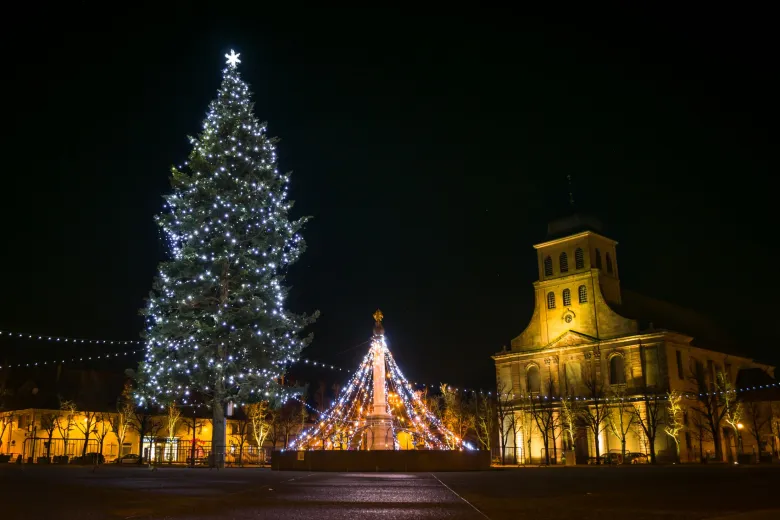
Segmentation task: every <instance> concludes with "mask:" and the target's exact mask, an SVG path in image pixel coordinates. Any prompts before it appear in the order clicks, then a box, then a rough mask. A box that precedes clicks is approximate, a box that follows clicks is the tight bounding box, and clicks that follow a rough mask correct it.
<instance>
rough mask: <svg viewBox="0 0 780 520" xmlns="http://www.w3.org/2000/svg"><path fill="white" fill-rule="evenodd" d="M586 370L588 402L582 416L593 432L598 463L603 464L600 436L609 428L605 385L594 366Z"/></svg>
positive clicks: (585, 379) (584, 383)
mask: <svg viewBox="0 0 780 520" xmlns="http://www.w3.org/2000/svg"><path fill="white" fill-rule="evenodd" d="M589 368H590V369H589V370H587V371H586V373H585V377H584V378H583V382H582V383H583V386H584V387H585V389H586V390H587V395H586V397H587V400H588V402H587V403H586V404H585V405H584V406H583V407H582V418H583V420H584V422H585V424H586V425H587V426H588V429H590V431H591V433H592V434H593V440H594V444H595V445H596V446H595V449H596V464H601V447H600V446H599V437H601V434H602V433H603V432H604V430H605V429H606V428H607V414H608V409H607V404H606V401H605V393H604V386H603V384H602V382H601V381H599V380H598V378H597V377H596V374H595V373H594V370H593V366H592V365H591V366H590V367H589Z"/></svg>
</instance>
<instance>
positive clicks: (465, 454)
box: [271, 450, 490, 472]
mask: <svg viewBox="0 0 780 520" xmlns="http://www.w3.org/2000/svg"><path fill="white" fill-rule="evenodd" d="M271 469H273V470H277V471H291V470H292V471H398V472H412V471H484V470H488V469H490V452H488V451H445V450H397V451H393V450H354V451H339V450H309V451H275V452H273V454H272V455H271Z"/></svg>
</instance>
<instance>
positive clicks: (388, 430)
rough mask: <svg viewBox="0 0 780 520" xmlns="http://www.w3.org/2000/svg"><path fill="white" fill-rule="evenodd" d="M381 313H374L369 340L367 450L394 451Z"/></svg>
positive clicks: (378, 311)
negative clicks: (370, 388)
mask: <svg viewBox="0 0 780 520" xmlns="http://www.w3.org/2000/svg"><path fill="white" fill-rule="evenodd" d="M383 318H384V316H383V315H382V311H380V310H377V311H376V312H375V313H374V337H373V338H372V340H371V350H372V351H373V355H374V361H373V376H374V377H373V382H374V384H373V385H372V386H373V399H372V403H373V411H372V412H371V415H369V416H368V417H367V420H368V428H369V431H370V433H369V436H368V449H369V450H392V449H395V442H394V440H393V431H392V417H391V415H390V414H389V413H388V411H387V388H386V386H385V377H386V375H385V351H386V346H385V329H384V327H383V326H382V319H383Z"/></svg>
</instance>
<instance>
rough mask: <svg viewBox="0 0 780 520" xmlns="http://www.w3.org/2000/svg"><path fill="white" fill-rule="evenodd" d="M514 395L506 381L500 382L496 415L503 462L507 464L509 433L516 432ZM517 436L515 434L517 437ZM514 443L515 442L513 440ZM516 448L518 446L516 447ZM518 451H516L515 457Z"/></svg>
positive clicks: (497, 391) (497, 389) (497, 392)
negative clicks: (513, 408) (513, 406)
mask: <svg viewBox="0 0 780 520" xmlns="http://www.w3.org/2000/svg"><path fill="white" fill-rule="evenodd" d="M512 401H513V396H512V394H511V388H509V387H508V385H507V384H506V383H503V382H502V383H499V384H498V386H497V388H496V415H497V417H498V428H499V429H498V432H499V441H500V448H501V464H506V449H507V444H508V442H509V434H510V433H513V432H516V430H517V424H516V422H515V412H514V411H513V410H512ZM516 438H517V436H515V439H516ZM513 443H514V442H513ZM515 448H516V447H515ZM516 455H517V453H515V458H517V457H516Z"/></svg>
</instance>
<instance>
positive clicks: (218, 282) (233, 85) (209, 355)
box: [137, 51, 314, 464]
mask: <svg viewBox="0 0 780 520" xmlns="http://www.w3.org/2000/svg"><path fill="white" fill-rule="evenodd" d="M225 56H226V57H227V58H228V62H227V63H228V65H227V67H226V68H225V70H224V71H223V78H222V85H221V87H220V89H219V91H218V95H217V99H216V100H214V101H212V102H211V104H210V105H209V111H208V115H207V116H206V119H205V121H204V123H203V131H202V133H201V134H200V135H199V136H198V137H197V138H191V139H190V140H191V143H192V147H193V149H192V152H191V153H190V156H189V160H188V162H187V163H186V166H185V167H183V168H179V169H177V168H174V169H173V171H172V175H171V185H172V187H173V192H172V193H171V194H170V195H168V196H167V197H166V204H165V208H164V211H163V213H161V214H160V215H158V216H157V217H156V220H157V223H158V224H159V226H160V227H161V228H162V230H163V231H164V232H165V236H166V237H167V244H168V246H169V249H170V254H171V259H170V260H168V261H165V262H162V263H161V264H160V266H159V272H158V276H157V278H156V279H155V282H154V286H153V290H152V292H151V294H150V297H149V300H148V305H147V307H146V308H145V310H144V311H143V314H144V315H145V316H146V321H147V327H146V330H145V334H144V337H145V340H146V356H145V359H144V360H143V361H142V362H141V364H140V367H139V371H138V380H139V381H138V382H139V385H138V389H137V398H138V399H139V401H141V402H142V403H144V404H147V405H161V406H163V405H166V404H168V403H173V402H176V403H179V404H187V403H191V402H192V400H193V399H194V398H195V396H197V397H198V399H205V400H206V401H207V402H208V404H210V406H211V407H212V409H213V417H214V427H213V434H212V446H213V447H214V451H215V453H219V452H220V450H223V449H224V446H225V415H224V414H225V407H226V406H228V405H229V404H230V403H240V402H253V401H254V402H256V401H269V400H274V399H275V398H284V397H285V396H284V393H283V389H282V388H281V385H280V384H279V380H280V378H281V376H282V375H283V370H284V366H285V365H286V364H287V363H289V362H292V361H293V360H295V359H296V358H297V357H298V355H299V354H300V352H301V349H303V348H304V346H305V345H306V344H307V342H308V340H309V338H306V339H302V338H301V337H300V332H301V330H302V329H303V327H305V326H306V325H308V324H309V323H311V322H312V321H313V319H314V317H307V316H301V315H296V314H293V313H291V312H289V311H288V310H287V309H285V307H284V301H285V296H286V289H285V286H284V273H285V270H286V268H287V266H289V265H290V264H292V263H293V262H295V261H296V260H297V259H298V257H299V256H300V254H301V253H302V252H303V250H304V248H305V245H304V241H303V239H302V237H301V235H300V234H299V231H300V229H301V227H302V225H303V224H304V222H305V219H300V220H290V218H289V216H288V212H289V210H290V208H291V207H292V202H291V201H289V200H288V199H287V195H288V193H287V191H288V187H289V182H290V175H289V174H283V173H279V171H278V170H277V164H276V152H275V150H274V139H273V138H269V137H268V136H267V134H266V125H265V123H261V122H259V121H258V120H257V119H256V118H255V116H254V114H253V103H252V102H251V101H250V93H249V87H248V85H247V84H246V83H245V82H244V81H243V80H242V79H241V76H240V74H239V72H238V69H237V66H238V64H239V63H240V60H239V59H238V57H239V54H236V53H235V52H233V51H231V53H230V55H225ZM220 460H221V457H217V460H216V461H215V463H216V464H220Z"/></svg>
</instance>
